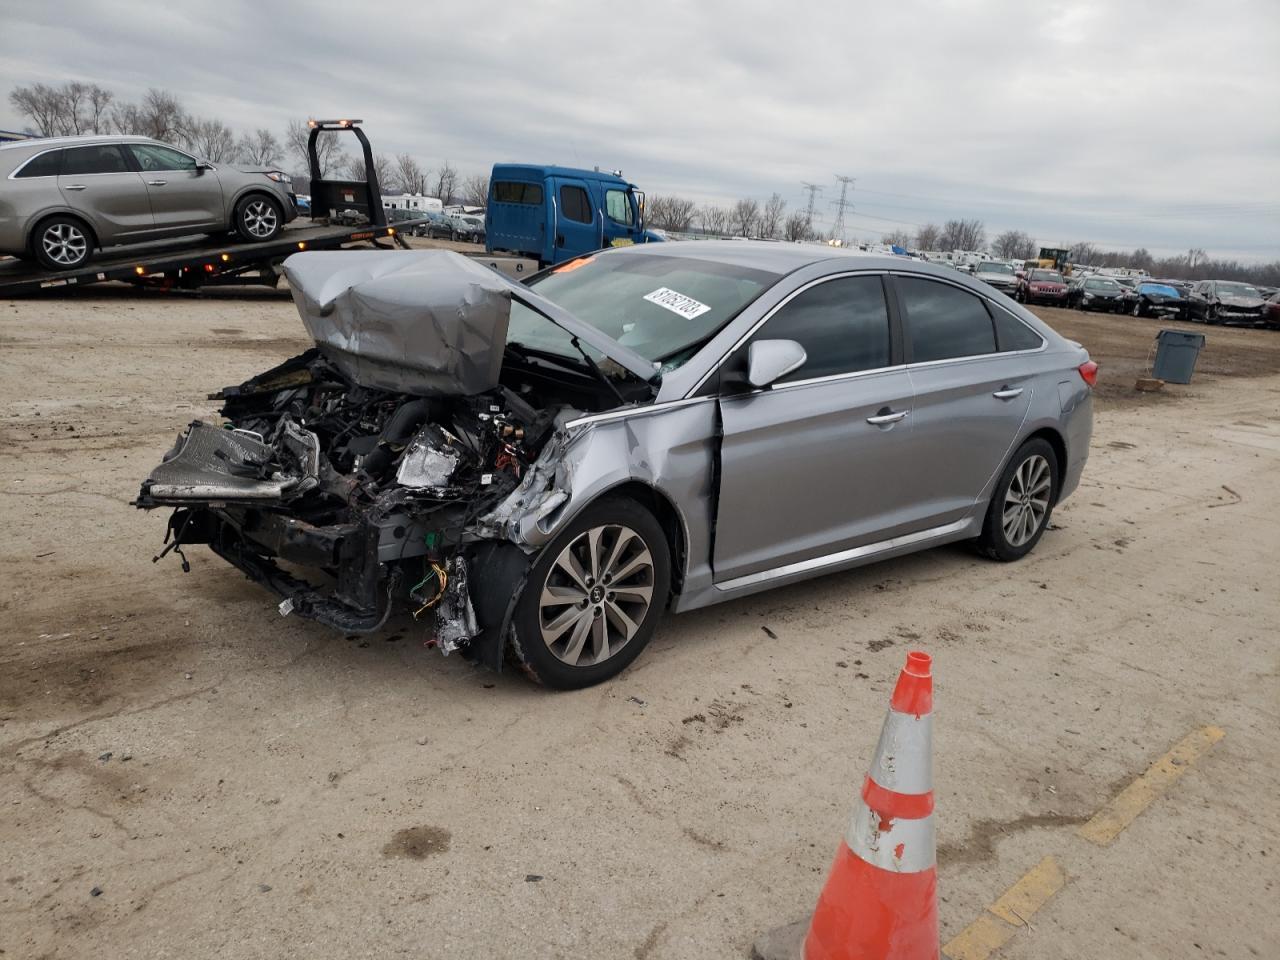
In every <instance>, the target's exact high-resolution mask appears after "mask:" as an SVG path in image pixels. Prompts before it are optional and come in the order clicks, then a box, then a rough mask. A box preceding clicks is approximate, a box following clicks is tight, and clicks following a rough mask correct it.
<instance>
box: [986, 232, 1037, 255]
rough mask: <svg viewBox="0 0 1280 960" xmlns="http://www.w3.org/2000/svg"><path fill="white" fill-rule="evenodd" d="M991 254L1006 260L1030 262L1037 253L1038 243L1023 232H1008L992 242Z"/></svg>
mask: <svg viewBox="0 0 1280 960" xmlns="http://www.w3.org/2000/svg"><path fill="white" fill-rule="evenodd" d="M991 252H992V253H994V254H995V255H996V256H997V257H1001V258H1003V259H1005V260H1029V259H1031V258H1032V257H1033V256H1035V253H1036V242H1035V240H1033V239H1032V238H1031V237H1030V236H1028V235H1027V234H1025V233H1023V232H1022V231H1021V230H1006V231H1005V232H1004V233H1002V234H1000V236H998V237H996V238H995V240H993V241H991Z"/></svg>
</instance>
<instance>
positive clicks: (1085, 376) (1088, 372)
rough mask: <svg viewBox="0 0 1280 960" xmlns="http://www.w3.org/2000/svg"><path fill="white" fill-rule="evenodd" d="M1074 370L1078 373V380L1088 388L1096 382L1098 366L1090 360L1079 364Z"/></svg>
mask: <svg viewBox="0 0 1280 960" xmlns="http://www.w3.org/2000/svg"><path fill="white" fill-rule="evenodd" d="M1076 369H1077V370H1078V371H1080V379H1081V380H1083V381H1084V382H1085V383H1087V384H1088V385H1089V386H1091V387H1092V386H1093V385H1094V384H1096V383H1097V382H1098V365H1097V364H1096V363H1094V362H1093V361H1092V360H1086V361H1085V362H1084V363H1082V364H1080V366H1078V367H1076Z"/></svg>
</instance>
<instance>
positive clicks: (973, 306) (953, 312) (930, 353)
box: [897, 277, 996, 363]
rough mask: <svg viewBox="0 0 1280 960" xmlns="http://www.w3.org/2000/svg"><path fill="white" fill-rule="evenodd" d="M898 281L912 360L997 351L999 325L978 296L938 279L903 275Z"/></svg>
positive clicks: (923, 360) (974, 354) (925, 360)
mask: <svg viewBox="0 0 1280 960" xmlns="http://www.w3.org/2000/svg"><path fill="white" fill-rule="evenodd" d="M897 282H898V291H899V293H900V295H901V297H902V306H903V307H904V309H905V310H906V314H907V329H908V331H909V333H910V341H911V362H912V363H927V362H929V361H931V360H951V359H954V358H956V357H975V356H979V355H981V354H984V353H995V352H996V336H995V327H994V326H993V325H992V323H991V315H990V314H988V313H987V308H986V306H985V305H984V304H983V302H982V301H981V300H980V299H979V298H978V297H976V296H974V295H973V294H972V293H968V292H966V291H964V290H961V289H960V288H959V287H953V286H951V285H950V284H946V283H939V282H937V281H936V280H922V279H920V278H918V277H899V278H898V281H897Z"/></svg>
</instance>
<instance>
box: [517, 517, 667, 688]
mask: <svg viewBox="0 0 1280 960" xmlns="http://www.w3.org/2000/svg"><path fill="white" fill-rule="evenodd" d="M670 584H671V551H670V549H669V547H668V546H667V538H666V535H665V534H664V532H663V530H662V527H661V525H660V524H659V523H658V521H657V520H656V519H655V518H654V516H653V514H651V513H650V512H649V511H647V510H645V509H644V508H643V507H641V506H640V505H639V504H637V503H635V502H634V501H632V500H627V499H623V498H615V497H609V498H606V499H603V500H601V501H599V502H597V503H594V504H592V505H591V506H589V507H587V508H586V509H585V510H584V511H582V513H581V514H580V515H579V516H578V517H576V518H575V519H574V520H573V522H572V523H570V524H569V525H568V526H567V527H566V528H565V529H564V530H562V531H561V532H560V533H559V534H558V535H557V536H556V537H555V538H554V539H552V541H551V542H550V543H549V544H547V545H546V546H545V547H544V548H543V549H542V552H541V553H540V554H539V555H538V559H537V560H536V561H534V564H533V566H532V568H530V571H529V576H528V578H527V579H526V581H525V586H524V590H523V592H522V594H521V596H520V599H519V601H517V603H516V610H515V615H514V617H513V619H512V636H511V653H512V655H513V657H514V658H515V660H516V661H517V662H518V663H519V664H520V666H521V667H522V668H523V669H524V671H525V673H527V674H528V675H529V677H530V678H532V679H533V680H534V681H536V682H538V683H541V684H545V685H546V686H548V687H553V688H555V689H557V690H576V689H579V688H582V687H589V686H591V685H593V684H597V683H601V682H602V681H604V680H608V679H609V678H611V677H613V676H616V675H617V674H618V673H620V672H621V671H622V670H623V669H624V668H625V667H626V666H627V665H628V664H630V663H631V661H633V660H634V659H635V658H636V657H638V656H639V655H640V652H641V651H642V650H643V649H644V648H645V646H646V645H647V644H648V642H649V640H650V638H651V637H652V636H653V632H654V630H655V628H656V627H657V624H658V620H659V619H660V618H661V617H662V612H663V610H664V609H665V608H666V605H667V596H668V594H669V592H670Z"/></svg>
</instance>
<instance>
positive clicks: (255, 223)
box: [232, 193, 284, 243]
mask: <svg viewBox="0 0 1280 960" xmlns="http://www.w3.org/2000/svg"><path fill="white" fill-rule="evenodd" d="M232 228H233V229H234V230H235V232H236V235H237V236H238V237H239V238H240V239H241V240H244V241H246V242H248V243H266V242H267V241H269V240H274V239H275V238H276V237H278V236H280V231H281V230H283V229H284V214H283V213H282V212H281V210H280V204H278V203H276V202H275V201H274V200H272V199H271V198H270V197H268V196H266V195H264V194H261V193H251V194H249V195H248V196H247V197H242V198H241V199H240V200H239V202H238V203H236V210H235V220H234V222H233V223H232Z"/></svg>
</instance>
